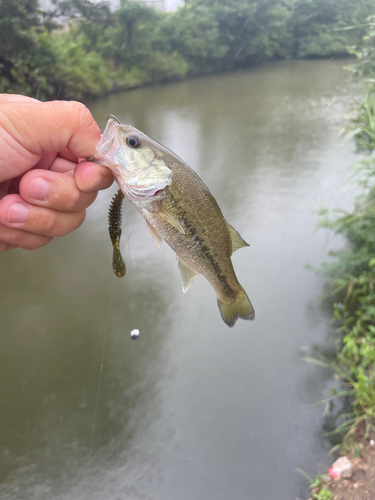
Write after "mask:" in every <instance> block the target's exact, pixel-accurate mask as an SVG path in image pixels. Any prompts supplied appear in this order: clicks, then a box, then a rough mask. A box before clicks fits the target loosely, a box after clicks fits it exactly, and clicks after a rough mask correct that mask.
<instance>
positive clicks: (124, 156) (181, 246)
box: [91, 116, 255, 326]
mask: <svg viewBox="0 0 375 500" xmlns="http://www.w3.org/2000/svg"><path fill="white" fill-rule="evenodd" d="M91 161H94V162H96V163H98V164H100V165H103V166H106V167H109V168H110V169H111V170H112V172H113V174H114V177H115V179H116V181H117V183H118V184H119V186H120V188H121V191H122V193H123V194H124V195H125V196H126V198H128V200H130V201H131V202H132V203H133V204H134V205H135V207H136V208H137V209H138V210H139V212H140V213H141V214H142V215H143V217H144V218H145V219H146V223H147V226H148V228H149V230H150V233H151V235H152V237H153V238H154V240H155V241H156V243H157V245H158V246H159V247H160V248H161V247H162V240H164V241H165V242H166V243H168V245H169V246H170V247H171V248H172V249H173V250H174V251H175V252H176V254H177V258H178V267H179V271H180V275H181V280H182V289H183V291H184V292H186V291H187V290H188V288H189V287H190V285H191V284H192V283H193V281H194V280H195V278H196V277H197V276H198V275H199V274H203V276H205V278H207V280H208V281H209V282H210V283H211V285H212V286H213V288H214V289H215V292H216V294H217V302H218V305H219V309H220V313H221V316H222V318H223V320H224V321H225V323H226V324H227V325H228V326H233V325H234V324H235V322H236V320H237V319H238V318H243V319H247V320H252V319H254V317H255V313H254V309H253V306H252V305H251V302H250V300H249V298H248V296H247V295H246V292H245V290H244V289H243V288H242V286H241V285H240V284H239V282H238V280H237V277H236V275H235V272H234V269H233V265H232V262H231V255H232V253H233V252H235V251H236V250H238V249H239V248H242V247H246V246H248V244H247V243H246V242H245V241H244V240H243V239H242V238H241V236H240V235H239V234H238V233H237V231H236V230H235V229H233V227H232V226H231V225H230V224H228V222H226V220H225V219H224V217H223V214H222V213H221V210H220V208H219V206H218V204H217V202H216V200H215V199H214V197H213V196H212V195H211V193H210V191H209V190H208V188H207V186H206V185H205V184H204V183H203V181H202V180H201V179H200V178H199V177H198V175H197V174H196V173H195V172H194V170H192V169H191V168H190V167H189V166H188V165H187V164H186V163H185V162H184V161H183V160H181V159H180V158H179V157H178V156H177V155H175V154H174V153H173V152H172V151H170V150H169V149H167V148H166V147H164V146H162V145H161V144H159V143H157V142H156V141H154V140H153V139H151V138H150V137H148V136H147V135H145V134H144V133H142V132H140V131H139V130H137V129H136V128H134V127H132V126H130V125H124V124H122V123H120V122H119V120H117V118H115V117H114V116H109V117H108V120H107V125H106V128H105V130H104V133H103V135H102V138H101V139H100V141H99V143H98V145H97V146H96V151H95V154H94V156H93V157H92V158H91ZM120 198H121V197H120ZM120 198H119V199H120ZM116 210H118V206H117V205H116ZM117 229H118V228H117ZM116 238H117V233H116V234H115V236H114V239H113V238H112V235H111V239H112V242H113V245H114V262H115V251H116V259H117V261H116V262H117V264H116V265H117V266H118V268H119V271H118V274H117V273H116V274H117V275H118V276H120V275H122V274H121V273H122V271H124V269H125V265H123V266H122V264H121V256H120V257H119V255H118V253H117V250H116V248H117V249H118V243H119V240H117V239H116ZM115 244H116V245H117V247H115ZM114 269H115V265H114ZM115 272H116V270H115Z"/></svg>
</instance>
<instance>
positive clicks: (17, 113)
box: [0, 94, 113, 253]
mask: <svg viewBox="0 0 375 500" xmlns="http://www.w3.org/2000/svg"><path fill="white" fill-rule="evenodd" d="M99 139H100V130H99V128H98V126H97V124H96V122H95V121H94V119H93V117H92V115H91V113H90V112H89V110H88V109H87V108H86V107H85V106H84V105H83V104H81V103H78V102H64V101H52V102H45V103H44V102H40V101H38V100H36V99H31V98H29V97H25V96H20V95H8V94H0V253H1V252H4V251H6V250H11V249H14V248H17V247H21V248H25V249H28V250H34V249H37V248H39V247H41V246H43V245H46V244H47V243H49V242H50V241H51V240H52V239H53V237H54V236H63V235H66V234H68V233H70V232H72V231H73V230H74V229H76V228H77V227H79V226H80V225H81V224H82V222H83V220H84V218H85V209H86V208H87V207H88V206H89V205H91V204H92V203H93V202H94V200H95V198H96V196H97V192H98V190H100V189H105V188H108V187H109V186H110V185H111V184H112V182H113V176H112V174H111V172H110V170H109V169H108V168H105V167H102V166H100V165H98V164H94V163H91V162H87V161H81V160H83V159H85V158H87V157H88V156H90V155H91V154H92V153H93V152H94V149H95V146H96V144H97V143H98V141H99Z"/></svg>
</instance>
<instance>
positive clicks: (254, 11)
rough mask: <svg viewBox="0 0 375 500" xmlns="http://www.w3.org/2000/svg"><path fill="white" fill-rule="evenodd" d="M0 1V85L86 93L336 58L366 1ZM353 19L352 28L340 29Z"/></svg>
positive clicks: (34, 91) (368, 8)
mask: <svg viewBox="0 0 375 500" xmlns="http://www.w3.org/2000/svg"><path fill="white" fill-rule="evenodd" d="M47 5H48V8H45V9H44V10H43V9H42V8H41V6H40V5H39V4H38V0H15V1H12V2H9V1H7V0H0V92H13V93H21V94H26V95H29V96H32V97H38V98H39V99H56V98H59V99H78V100H81V99H87V98H92V97H95V96H101V95H104V94H107V93H110V92H113V91H116V90H121V89H128V88H132V87H137V86H141V85H146V84H153V83H160V82H165V81H171V80H177V79H183V78H187V77H191V76H194V75H201V74H207V73H214V72H221V71H233V70H238V69H240V68H243V67H249V66H251V65H254V64H257V63H260V62H263V61H268V60H274V59H293V58H295V59H302V58H312V57H338V56H342V55H346V54H348V48H347V47H348V46H351V45H357V44H358V43H360V41H361V39H362V37H363V35H364V34H365V30H366V27H365V26H364V24H365V20H366V18H367V16H369V15H371V14H373V1H372V0H357V1H356V2H353V1H352V0H340V1H334V2H327V1H326V0H293V1H290V2H285V1H282V0H185V3H184V5H183V6H182V7H181V8H180V9H178V10H177V11H176V12H160V11H158V10H156V9H154V8H152V7H147V6H145V5H143V3H142V2H138V1H128V0H121V1H120V3H119V4H118V6H119V8H117V9H114V8H113V6H112V5H111V2H99V3H98V2H95V3H94V2H91V1H89V0H51V1H50V2H49V3H48V2H47ZM352 25H356V26H359V27H358V28H357V29H355V30H348V29H344V28H347V27H349V26H352Z"/></svg>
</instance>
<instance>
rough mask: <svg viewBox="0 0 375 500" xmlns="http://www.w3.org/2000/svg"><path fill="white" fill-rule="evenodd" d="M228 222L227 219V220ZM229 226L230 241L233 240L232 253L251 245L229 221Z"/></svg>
mask: <svg viewBox="0 0 375 500" xmlns="http://www.w3.org/2000/svg"><path fill="white" fill-rule="evenodd" d="M225 222H226V221H225ZM227 228H228V231H229V236H230V241H231V242H232V253H234V252H235V251H236V250H239V249H240V248H243V247H249V246H250V245H249V244H248V243H246V241H245V240H243V239H242V238H241V236H240V235H239V234H238V233H237V231H236V230H235V229H234V227H232V226H231V225H230V224H229V223H228V222H227Z"/></svg>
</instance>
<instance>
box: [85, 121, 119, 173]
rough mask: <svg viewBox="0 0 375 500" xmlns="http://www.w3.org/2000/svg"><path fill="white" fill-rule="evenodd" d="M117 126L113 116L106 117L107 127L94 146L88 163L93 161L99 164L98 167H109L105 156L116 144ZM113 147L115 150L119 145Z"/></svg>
mask: <svg viewBox="0 0 375 500" xmlns="http://www.w3.org/2000/svg"><path fill="white" fill-rule="evenodd" d="M119 124H120V122H119V120H118V119H117V118H116V117H115V116H112V115H109V116H108V121H107V125H106V127H105V130H104V132H103V135H102V137H101V139H100V141H99V142H98V144H97V145H96V148H95V153H94V155H93V156H91V157H90V158H89V161H95V162H96V163H99V164H100V165H103V166H105V167H108V166H109V160H108V158H106V155H108V154H109V153H110V151H111V148H112V147H113V145H114V144H115V143H117V141H116V138H117V130H118V126H119ZM115 147H116V149H117V148H118V147H119V145H118V144H116V145H115Z"/></svg>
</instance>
